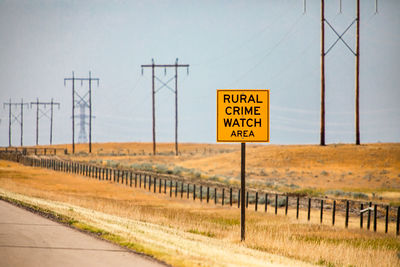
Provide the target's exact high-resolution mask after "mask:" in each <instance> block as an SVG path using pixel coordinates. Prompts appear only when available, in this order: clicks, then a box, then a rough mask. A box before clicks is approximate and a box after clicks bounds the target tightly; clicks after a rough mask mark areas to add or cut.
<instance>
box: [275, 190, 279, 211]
mask: <svg viewBox="0 0 400 267" xmlns="http://www.w3.org/2000/svg"><path fill="white" fill-rule="evenodd" d="M275 214H278V194H275Z"/></svg>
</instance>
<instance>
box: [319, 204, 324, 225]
mask: <svg viewBox="0 0 400 267" xmlns="http://www.w3.org/2000/svg"><path fill="white" fill-rule="evenodd" d="M323 216H324V200H323V199H321V213H320V218H319V222H320V223H322V220H323Z"/></svg>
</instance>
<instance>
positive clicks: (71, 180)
mask: <svg viewBox="0 0 400 267" xmlns="http://www.w3.org/2000/svg"><path fill="white" fill-rule="evenodd" d="M0 188H1V191H0V195H2V196H8V197H9V198H13V199H17V200H20V201H23V202H26V203H29V204H31V205H34V206H38V207H40V208H42V209H48V210H52V211H54V212H56V213H59V214H62V215H63V216H66V217H68V218H71V219H70V222H71V224H72V225H73V226H75V227H79V228H84V229H86V230H89V231H92V232H97V233H98V235H99V236H101V237H103V238H105V239H109V240H112V241H114V242H117V243H119V244H122V245H125V246H127V247H130V248H133V249H135V250H138V251H141V252H145V253H147V254H150V255H153V256H154V257H156V258H158V259H160V260H162V261H165V262H167V263H170V264H172V265H176V266H193V265H197V264H203V265H208V266H216V265H229V264H232V265H238V266H244V265H246V266H252V265H253V266H262V265H265V264H266V263H271V262H272V263H274V264H277V263H281V264H282V265H288V266H294V265H299V264H302V263H301V262H298V260H300V261H302V262H306V263H312V264H320V265H328V266H399V265H400V260H399V256H398V253H399V251H400V240H399V238H397V237H395V235H394V233H393V229H394V227H393V224H391V225H390V228H389V229H391V232H390V233H389V234H384V233H382V231H383V229H382V228H381V227H380V228H378V233H371V232H368V231H366V230H363V231H360V230H358V220H351V221H350V226H349V229H344V227H343V221H344V220H343V218H342V217H340V216H339V218H338V219H337V225H338V226H335V227H331V226H330V223H329V222H326V223H324V224H322V225H320V224H319V216H318V214H317V212H315V213H313V214H312V223H307V221H306V212H305V211H302V212H301V214H300V215H301V216H300V220H299V221H297V220H296V219H295V216H294V211H293V210H289V216H287V217H285V216H284V215H278V216H276V215H273V214H271V213H267V214H265V213H263V212H258V213H256V212H253V211H249V212H248V213H247V238H246V242H245V243H243V244H241V243H240V241H239V231H240V225H239V210H238V209H237V208H229V207H221V206H215V205H210V204H208V205H207V204H204V203H200V202H199V201H196V202H193V201H188V200H186V199H184V200H181V199H179V198H178V199H175V198H173V199H170V198H169V195H167V196H165V195H163V194H162V195H159V194H153V193H149V192H147V191H145V190H141V189H131V188H128V187H125V186H122V185H116V184H110V183H108V182H100V181H97V180H92V179H87V178H84V177H82V176H78V175H70V174H64V173H58V172H54V171H50V170H44V169H35V168H31V167H24V166H22V165H18V164H16V163H12V162H6V161H0ZM329 215H330V214H328V213H327V214H326V216H329ZM273 254H275V255H273ZM276 255H280V256H276ZM281 256H283V257H281ZM306 263H304V264H306Z"/></svg>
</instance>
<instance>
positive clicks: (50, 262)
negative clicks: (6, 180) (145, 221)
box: [0, 200, 164, 267]
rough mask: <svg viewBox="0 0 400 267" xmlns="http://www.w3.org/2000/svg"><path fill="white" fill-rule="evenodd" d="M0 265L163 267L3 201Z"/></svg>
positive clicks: (1, 205) (0, 211) (1, 209)
mask: <svg viewBox="0 0 400 267" xmlns="http://www.w3.org/2000/svg"><path fill="white" fill-rule="evenodd" d="M0 266H1V267H2V266H13V267H19V266H30V267H31V266H32V267H33V266H143V267H153V266H164V265H162V264H160V263H158V262H155V261H152V260H151V259H147V258H145V257H142V256H140V255H136V254H134V253H131V252H128V251H127V250H125V249H122V248H120V247H118V246H115V245H112V244H110V243H108V242H105V241H102V240H99V239H97V238H95V237H92V236H90V235H86V234H84V233H81V232H79V231H77V230H74V229H71V228H68V227H66V226H64V225H61V224H58V223H55V222H53V221H51V220H48V219H46V218H43V217H41V216H39V215H36V214H33V213H31V212H29V211H26V210H24V209H21V208H18V207H15V206H13V205H11V204H9V203H7V202H4V201H1V200H0Z"/></svg>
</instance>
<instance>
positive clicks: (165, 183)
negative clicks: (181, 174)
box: [164, 179, 167, 194]
mask: <svg viewBox="0 0 400 267" xmlns="http://www.w3.org/2000/svg"><path fill="white" fill-rule="evenodd" d="M164 194H167V179H164Z"/></svg>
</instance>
